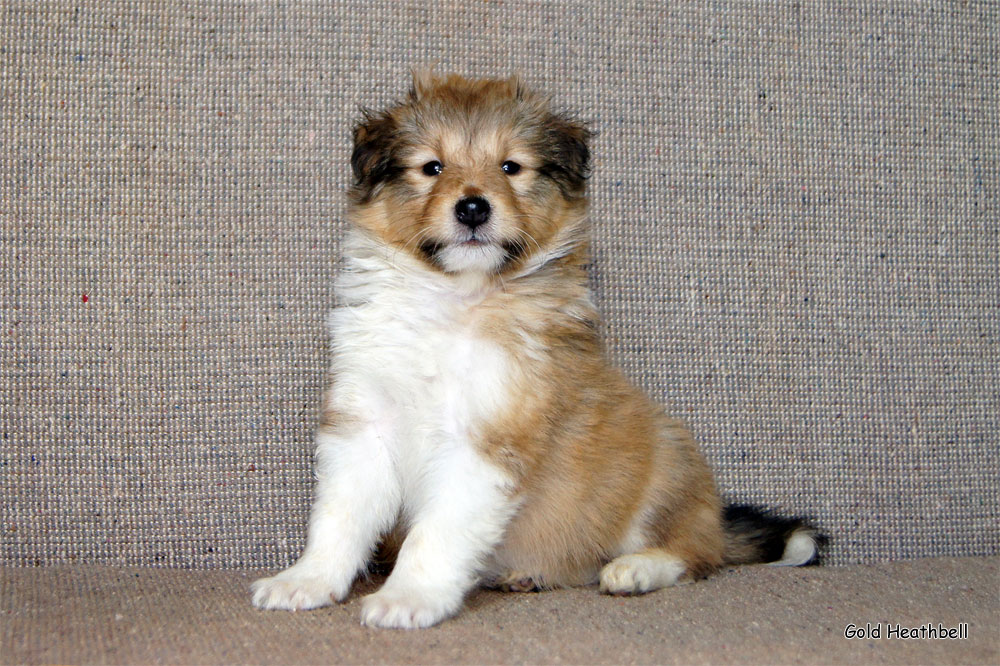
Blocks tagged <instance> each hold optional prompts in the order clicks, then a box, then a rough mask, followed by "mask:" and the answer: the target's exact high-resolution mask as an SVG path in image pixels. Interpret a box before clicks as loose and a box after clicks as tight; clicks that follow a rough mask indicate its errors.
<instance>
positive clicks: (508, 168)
mask: <svg viewBox="0 0 1000 666" xmlns="http://www.w3.org/2000/svg"><path fill="white" fill-rule="evenodd" d="M500 168H501V169H503V172H504V173H505V174H507V175H508V176H513V175H514V174H515V173H517V172H518V171H520V170H521V165H520V164H518V163H517V162H511V161H510V160H507V161H506V162H504V163H503V164H501V165H500Z"/></svg>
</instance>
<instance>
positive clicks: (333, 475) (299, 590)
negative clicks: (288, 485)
mask: <svg viewBox="0 0 1000 666" xmlns="http://www.w3.org/2000/svg"><path fill="white" fill-rule="evenodd" d="M382 429H384V425H383V428H382ZM385 434H386V433H384V432H381V431H380V427H379V424H377V423H367V424H358V423H356V422H355V423H352V424H350V425H345V426H341V427H339V428H338V429H336V430H334V429H332V428H329V427H326V428H324V429H321V430H320V432H319V434H318V435H317V437H316V478H317V481H316V493H315V496H316V498H315V500H314V502H313V507H312V513H311V515H310V518H309V535H308V537H307V540H306V547H305V550H304V551H303V552H302V556H301V557H300V558H299V560H298V561H297V562H296V563H295V564H294V565H292V566H291V567H289V568H288V569H285V570H284V571H282V572H281V573H279V574H277V575H276V576H273V577H271V578H262V579H260V580H258V581H256V582H254V583H253V585H252V586H251V590H252V592H253V604H254V606H256V607H258V608H265V609H272V608H280V609H287V610H306V609H310V608H318V607H320V606H326V605H328V604H330V603H332V602H334V601H343V600H344V598H345V597H347V593H348V592H349V591H350V588H351V583H353V582H354V578H355V577H356V576H357V574H358V572H359V571H360V570H362V569H363V568H364V567H365V566H366V565H367V563H368V559H369V558H370V557H371V554H372V550H373V549H374V546H375V544H376V542H377V540H378V538H379V536H380V535H382V534H383V533H384V532H386V531H387V530H388V529H389V528H390V527H392V524H393V522H394V521H395V519H396V516H397V514H398V513H399V505H400V487H399V481H398V479H397V476H396V471H395V469H394V466H393V461H392V459H391V456H390V454H389V451H388V448H387V447H386V445H385V442H384V441H383V436H384V435H385Z"/></svg>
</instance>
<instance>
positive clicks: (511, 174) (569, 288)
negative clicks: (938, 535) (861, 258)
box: [252, 72, 816, 628]
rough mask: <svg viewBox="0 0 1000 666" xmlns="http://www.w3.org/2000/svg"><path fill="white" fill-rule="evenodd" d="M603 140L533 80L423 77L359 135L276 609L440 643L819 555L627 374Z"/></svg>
mask: <svg viewBox="0 0 1000 666" xmlns="http://www.w3.org/2000/svg"><path fill="white" fill-rule="evenodd" d="M589 136H590V135H589V133H588V131H587V130H586V129H585V128H584V127H583V126H581V125H580V124H579V123H577V122H576V121H574V120H573V119H572V118H569V117H567V116H565V115H560V114H558V113H555V112H553V111H552V110H551V108H550V106H549V104H548V102H547V100H546V98H544V97H542V96H540V95H538V94H536V93H534V92H532V91H530V90H528V89H526V88H525V86H524V85H523V84H522V82H521V81H520V80H519V79H517V78H512V79H507V80H468V79H464V78H461V77H459V76H455V75H452V76H447V77H438V76H436V75H434V74H433V73H430V72H427V73H417V74H415V75H414V82H413V87H412V90H411V91H410V93H409V96H408V97H407V98H406V99H405V100H404V101H402V102H400V103H398V104H396V105H394V106H392V107H390V108H389V109H387V110H385V111H383V112H381V113H366V114H365V116H364V119H363V121H362V122H361V123H360V124H359V125H358V127H357V128H356V129H355V133H354V141H355V147H354V154H353V156H352V158H351V164H352V167H353V170H354V177H355V180H354V185H353V186H352V188H351V190H350V207H349V217H350V220H351V222H352V228H351V230H350V231H349V233H348V236H347V238H346V240H345V255H346V263H345V267H344V269H343V271H342V273H341V275H340V277H339V280H338V283H337V286H338V290H339V294H340V297H341V300H342V305H341V306H340V307H339V308H337V309H336V310H335V311H334V312H333V313H332V315H331V316H330V319H329V326H330V330H331V333H332V338H333V364H332V382H331V384H332V385H331V387H330V389H329V391H328V392H327V394H326V395H325V397H324V399H323V405H322V417H321V422H320V426H319V429H318V432H317V434H316V475H317V485H316V492H315V503H314V505H313V509H312V514H311V517H310V520H309V535H308V540H307V543H306V547H305V550H304V552H303V553H302V556H301V557H300V558H299V560H298V561H297V562H296V563H295V565H294V566H292V567H290V568H288V569H286V570H284V571H282V572H281V573H279V574H277V575H276V576H274V577H272V578H264V579H261V580H258V581H256V582H255V583H254V584H253V588H252V589H253V603H254V605H256V606H257V607H259V608H283V609H290V610H296V609H308V608H316V607H319V606H324V605H327V604H330V603H331V602H334V601H342V600H343V599H344V598H345V597H347V595H348V592H349V590H350V588H351V584H352V582H353V581H354V579H355V577H356V576H358V575H359V573H361V572H364V571H365V570H366V568H367V567H368V566H369V564H370V563H371V562H372V560H373V557H374V554H375V551H376V548H377V547H378V546H379V544H382V545H383V547H384V548H385V549H387V550H391V551H394V553H393V555H394V558H393V559H394V560H395V565H394V568H393V570H392V573H391V575H390V576H389V578H388V579H387V580H386V582H385V584H384V586H383V587H382V588H381V589H380V590H379V591H378V592H375V593H374V594H371V595H369V596H367V597H365V599H364V600H363V603H362V611H361V621H362V623H364V624H366V625H370V626H379V627H402V628H414V627H427V626H430V625H433V624H435V623H437V622H440V621H441V620H443V619H445V618H447V617H449V616H451V615H453V614H455V613H456V612H457V611H458V610H459V608H460V607H461V605H462V600H463V597H464V596H465V594H466V593H467V592H468V591H469V590H470V589H471V588H473V587H474V586H476V585H477V584H486V585H490V586H494V587H498V588H502V589H508V590H535V589H542V588H552V587H559V586H571V585H587V584H591V583H595V582H596V583H599V585H600V590H601V591H602V592H606V593H609V594H622V595H628V594H642V593H645V592H649V591H651V590H655V589H657V588H661V587H665V586H668V585H673V584H675V583H677V582H679V581H682V580H687V579H696V578H700V577H703V576H706V575H707V574H709V573H711V572H712V571H714V570H715V569H717V568H719V567H720V566H722V565H724V564H732V563H749V562H758V561H764V560H778V562H777V563H779V564H788V565H800V564H806V563H808V562H810V561H811V560H813V559H814V558H815V555H816V543H815V539H814V532H813V530H812V529H811V528H810V527H808V526H807V525H805V524H804V523H801V522H798V521H794V520H785V519H775V518H772V517H770V516H768V515H766V514H764V513H762V512H760V511H757V510H754V509H750V508H747V507H735V508H731V509H729V510H725V511H724V510H723V506H722V503H721V501H720V499H719V496H718V494H717V492H716V489H715V484H714V482H713V480H712V475H711V472H710V470H709V467H708V465H707V464H706V462H705V460H704V458H703V457H702V455H701V454H700V453H699V452H698V450H697V449H696V447H695V444H694V442H693V441H692V438H691V435H690V434H689V432H688V431H687V430H686V429H685V427H684V426H683V425H682V424H681V423H679V422H678V421H676V420H673V419H671V418H669V417H668V416H666V415H665V414H664V412H663V410H662V409H661V408H660V407H659V406H657V405H655V404H653V403H651V402H650V401H649V400H648V399H647V398H646V397H645V396H644V395H643V394H642V393H640V392H639V391H637V390H636V389H635V388H633V387H632V386H630V385H629V383H628V382H627V381H626V380H625V379H624V378H623V376H622V375H621V374H620V373H619V372H618V371H617V370H615V369H613V368H611V367H610V366H609V365H608V363H607V361H606V360H605V357H604V354H603V351H602V346H601V340H600V337H599V326H598V314H597V311H596V310H595V308H594V305H593V303H592V302H591V297H590V293H589V291H588V287H587V275H586V273H585V270H584V264H585V262H586V258H587V245H588V222H587V199H586V195H585V190H586V183H587V177H588V175H589V169H590V156H589V151H588V148H587V142H588V139H589Z"/></svg>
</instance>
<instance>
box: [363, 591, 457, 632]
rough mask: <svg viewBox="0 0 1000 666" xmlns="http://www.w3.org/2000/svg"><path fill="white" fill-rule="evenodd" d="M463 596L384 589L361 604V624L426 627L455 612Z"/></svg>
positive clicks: (387, 627) (403, 627) (389, 626)
mask: <svg viewBox="0 0 1000 666" xmlns="http://www.w3.org/2000/svg"><path fill="white" fill-rule="evenodd" d="M461 603H462V600H461V598H458V599H453V598H451V595H448V594H443V593H441V592H440V591H436V593H435V591H433V590H421V589H419V588H403V589H395V590H390V589H386V588H384V587H383V588H382V589H381V590H379V591H378V592H376V593H374V594H369V595H368V596H367V597H365V598H364V601H362V604H361V624H363V625H366V626H369V627H382V628H384V629H423V628H424V627H430V626H431V625H435V624H437V623H438V622H440V621H441V620H444V619H445V618H448V617H450V616H452V615H454V614H455V613H456V612H457V611H458V608H459V606H460V605H461Z"/></svg>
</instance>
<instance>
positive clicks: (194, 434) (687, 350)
mask: <svg viewBox="0 0 1000 666" xmlns="http://www.w3.org/2000/svg"><path fill="white" fill-rule="evenodd" d="M998 25H1000V10H998V9H997V5H996V4H995V3H992V2H986V1H983V2H964V3H952V2H946V1H944V0H941V1H934V2H931V1H928V2H919V3H915V2H909V1H906V2H879V3H870V2H854V3H821V2H811V1H803V2H751V3H746V2H683V3H664V2H660V1H659V0H656V1H652V0H651V1H649V2H620V1H615V2H610V1H604V0H601V1H595V2H530V3H529V2H505V3H500V2H475V3H470V2H464V1H463V2H458V1H446V2H434V3H415V2H409V1H402V2H401V1H397V0H373V1H372V0H366V1H364V2H359V1H344V2H337V3H309V4H289V3H263V2H261V3H249V4H241V5H236V4H233V3H223V2H201V3H181V2H142V3H135V2H130V3H113V2H107V1H106V0H80V1H79V2H74V3H68V2H67V3H45V2H38V1H37V0H33V1H31V2H8V3H5V4H4V5H3V7H2V8H0V133H2V134H0V276H2V277H0V424H2V439H0V506H2V521H0V535H2V541H0V560H2V561H3V562H6V563H9V564H17V565H25V564H35V563H42V564H57V563H74V562H77V563H104V564H121V565H141V564H162V565H174V566H192V567H249V566H253V567H278V566H281V565H284V564H286V563H288V562H290V561H291V559H292V558H294V556H295V555H297V553H298V551H299V549H300V548H301V546H302V544H303V541H304V526H305V520H306V514H307V510H308V504H309V496H310V490H311V471H310V453H311V444H310V439H311V436H310V433H311V430H312V426H313V423H314V420H315V413H316V405H317V400H318V395H319V392H320V390H321V386H322V381H323V375H324V371H325V366H326V349H327V340H326V337H325V333H324V330H323V325H322V321H323V317H324V316H325V313H326V311H327V310H328V308H329V307H330V306H331V304H332V303H333V299H334V296H333V294H332V293H331V278H332V276H333V271H334V267H335V258H336V256H337V252H338V240H339V238H340V234H341V230H342V211H343V197H342V194H341V193H342V191H343V189H344V187H345V185H346V184H347V180H348V177H349V169H348V164H347V160H348V155H349V150H350V146H349V130H350V126H351V122H352V119H354V118H355V117H356V116H357V105H358V104H366V105H370V106H378V105H381V104H383V103H385V102H386V101H388V100H389V99H391V98H392V97H394V96H397V95H400V94H401V93H402V92H403V91H404V89H405V87H406V85H407V72H406V70H407V67H408V66H410V65H412V64H419V63H426V62H430V61H438V62H439V63H440V67H441V68H442V69H455V70H458V71H461V72H464V73H467V74H473V75H500V74H506V73H509V72H511V71H513V70H521V71H523V72H524V74H525V75H526V77H527V79H528V80H529V81H530V82H531V83H532V84H534V85H536V86H538V87H540V88H542V89H545V90H547V91H549V92H551V93H552V94H553V95H554V97H555V99H556V100H557V101H558V103H559V104H560V105H562V106H565V107H568V108H572V109H575V110H577V111H578V112H579V113H580V114H581V115H582V116H584V117H585V118H588V119H589V120H590V121H591V123H592V125H593V127H594V128H595V129H596V130H597V132H598V136H597V138H596V140H595V142H594V146H593V149H594V155H595V175H594V178H593V182H592V198H593V220H594V225H595V238H596V240H595V245H594V251H593V255H594V271H593V276H594V277H593V283H594V288H595V292H596V296H597V300H598V303H599V304H600V306H601V308H602V310H603V311H604V313H605V314H606V317H607V326H606V330H607V339H608V344H609V349H610V352H611V354H612V356H613V358H614V359H615V360H616V362H618V363H619V364H620V365H622V366H623V367H624V369H625V370H626V372H627V373H628V374H629V375H630V376H631V377H633V378H634V379H635V380H636V381H637V382H638V383H639V384H641V385H642V386H643V387H644V388H646V389H647V390H649V391H650V392H651V393H652V394H653V395H654V396H655V397H656V398H657V399H659V400H662V401H664V402H668V403H669V404H670V405H671V406H672V408H673V409H674V411H675V412H677V413H678V414H679V415H681V416H683V417H684V418H685V419H687V420H688V421H689V422H690V423H691V425H692V427H693V428H694V430H695V431H696V433H697V435H698V437H699V439H700V441H701V442H702V444H703V447H704V449H705V451H706V453H707V455H708V457H709V458H710V460H711V462H712V463H713V465H714V466H715V468H716V470H717V472H718V477H719V481H720V485H721V487H722V489H723V490H724V491H725V492H726V493H727V494H728V495H729V496H730V497H732V498H733V499H739V500H743V501H752V502H757V503H764V504H767V505H769V506H773V507H778V508H781V509H783V510H785V511H790V512H794V513H801V514H806V515H810V516H812V517H814V518H815V519H816V521H817V522H818V524H819V525H820V526H821V527H822V528H823V529H824V531H826V532H827V533H828V534H830V535H831V537H832V542H831V547H830V551H829V558H828V561H830V562H832V563H835V564H846V563H851V562H858V561H878V560H886V559H891V558H910V557H916V556H921V555H975V554H988V553H997V552H998V551H1000V529H998V506H1000V490H998V485H997V481H996V479H997V478H998V476H1000V446H998V440H997V437H998V435H997V433H998V432H1000V417H998V414H1000V398H998V395H1000V381H998V362H997V359H998V352H1000V345H998V337H1000V324H998V322H1000V283H998V279H997V275H998V274H1000V265H998V254H1000V248H998V245H1000V242H998V222H997V219H998V210H997V187H998V182H997V173H998V160H997V156H998V153H1000V140H998V132H1000V130H998V128H1000V118H998V112H997V103H996V100H997V98H998V94H1000V91H998V72H997V62H998V61H1000V53H998V41H1000V40H998Z"/></svg>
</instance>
